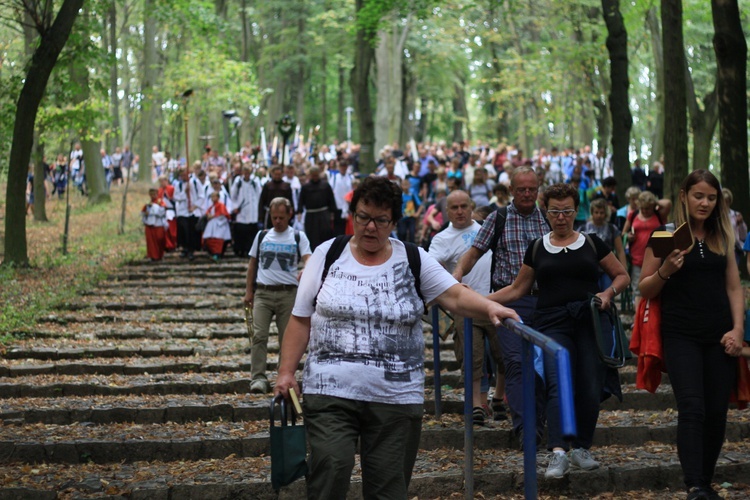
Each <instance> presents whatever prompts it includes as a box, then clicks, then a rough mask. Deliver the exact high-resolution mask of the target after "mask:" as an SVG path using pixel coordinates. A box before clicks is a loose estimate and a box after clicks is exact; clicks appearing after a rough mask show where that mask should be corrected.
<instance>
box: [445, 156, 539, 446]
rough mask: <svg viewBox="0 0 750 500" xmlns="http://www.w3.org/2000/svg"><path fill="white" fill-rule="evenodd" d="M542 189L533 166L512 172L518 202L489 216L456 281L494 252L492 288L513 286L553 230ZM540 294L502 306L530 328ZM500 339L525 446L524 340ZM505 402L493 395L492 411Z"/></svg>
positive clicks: (506, 335) (502, 335)
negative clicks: (529, 252) (535, 246)
mask: <svg viewBox="0 0 750 500" xmlns="http://www.w3.org/2000/svg"><path fill="white" fill-rule="evenodd" d="M538 190H539V179H538V177H537V175H536V173H535V172H534V170H533V169H532V168H531V167H526V166H524V167H519V168H516V169H515V170H514V171H513V174H512V176H511V180H510V192H511V194H512V195H513V201H512V202H511V203H510V204H509V205H508V206H507V207H505V208H504V209H503V208H501V209H500V210H497V211H495V212H492V213H491V214H490V215H489V216H487V219H486V220H485V221H484V224H483V225H482V228H481V229H480V230H479V234H477V237H476V238H475V239H474V244H473V245H472V247H471V248H470V249H469V250H468V251H467V252H466V253H465V254H464V255H463V257H461V259H460V260H459V261H458V264H457V265H456V268H455V269H454V271H453V277H454V278H456V279H457V280H459V281H460V280H461V279H462V278H463V277H464V275H466V274H468V273H469V272H470V271H471V270H472V269H473V268H474V265H475V264H476V263H477V262H478V261H479V259H480V258H481V257H482V255H484V254H485V253H486V252H487V251H488V250H492V252H493V261H492V271H491V274H492V290H493V291H494V290H500V289H501V288H503V287H505V286H507V285H510V284H511V283H513V281H514V280H515V279H516V276H517V275H518V272H519V271H520V270H521V265H522V264H523V257H524V254H525V253H526V249H527V248H528V246H529V244H530V243H531V242H533V241H534V240H535V239H537V238H541V237H542V236H544V235H545V234H546V233H548V232H549V231H550V227H549V224H548V222H547V220H546V219H545V217H544V214H542V212H541V211H540V210H539V208H537V206H536V200H537V194H538ZM498 218H500V219H499V220H498ZM536 294H537V289H536V286H535V287H534V288H533V289H532V291H531V293H530V294H529V295H526V296H524V297H522V298H521V299H519V300H517V301H515V302H512V303H509V304H503V305H505V306H506V307H510V308H511V309H514V310H515V311H516V312H517V313H518V314H519V316H521V318H522V319H523V321H524V322H525V323H527V324H530V323H531V319H532V314H533V312H534V309H535V308H536V300H537V297H536ZM498 335H499V339H500V347H501V349H502V355H503V364H504V365H505V394H506V397H507V399H508V406H509V407H510V411H511V416H512V419H513V430H514V431H515V432H516V434H517V435H518V437H519V440H520V441H521V442H523V440H522V439H521V433H522V432H523V386H522V377H521V374H522V372H521V352H522V339H521V338H520V337H518V336H517V335H515V334H514V333H512V332H510V331H509V330H507V329H505V328H503V327H498ZM536 389H537V391H536V392H537V409H536V410H537V415H536V417H537V419H536V420H537V436H539V435H540V433H541V430H542V429H543V426H544V407H543V406H544V404H543V401H544V394H543V385H542V382H541V380H539V381H537V387H536ZM501 404H502V401H499V400H496V399H495V398H494V397H493V401H492V406H493V407H494V408H493V409H495V408H498V409H499V408H501ZM537 442H539V437H537Z"/></svg>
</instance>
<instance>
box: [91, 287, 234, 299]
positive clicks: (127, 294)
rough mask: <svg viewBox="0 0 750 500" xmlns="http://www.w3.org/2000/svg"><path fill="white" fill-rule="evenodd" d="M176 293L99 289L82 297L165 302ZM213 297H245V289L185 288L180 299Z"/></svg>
mask: <svg viewBox="0 0 750 500" xmlns="http://www.w3.org/2000/svg"><path fill="white" fill-rule="evenodd" d="M174 295H175V292H174V290H171V289H169V288H164V287H155V288H148V287H140V288H134V287H128V288H121V289H117V288H114V287H113V288H97V289H95V290H88V291H84V292H81V297H83V298H84V299H88V298H92V297H93V298H97V297H120V298H133V297H135V298H139V299H140V298H143V297H152V296H156V297H160V298H163V299H164V300H171V298H172V297H174ZM211 295H229V296H233V297H243V296H244V295H245V290H244V287H243V288H242V289H236V288H231V289H229V288H223V287H216V286H209V287H207V288H183V289H180V293H179V296H180V297H194V296H201V297H208V296H211Z"/></svg>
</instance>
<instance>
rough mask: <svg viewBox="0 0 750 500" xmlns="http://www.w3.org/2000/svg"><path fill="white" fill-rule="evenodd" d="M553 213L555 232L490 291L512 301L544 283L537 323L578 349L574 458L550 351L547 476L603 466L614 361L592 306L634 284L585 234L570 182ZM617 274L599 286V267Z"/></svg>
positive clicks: (556, 194)
mask: <svg viewBox="0 0 750 500" xmlns="http://www.w3.org/2000/svg"><path fill="white" fill-rule="evenodd" d="M544 202H545V205H546V207H547V218H548V219H549V222H550V225H551V226H552V232H550V233H548V234H546V235H544V237H543V238H541V239H539V240H535V241H533V242H532V243H531V244H530V245H529V247H528V249H527V250H526V255H525V257H524V260H523V265H522V266H521V270H520V272H519V273H518V276H517V277H516V280H515V281H514V282H513V284H512V285H509V286H507V287H505V288H503V289H502V290H499V291H497V292H495V293H493V294H492V295H490V296H489V298H490V299H492V300H496V301H498V302H500V303H507V302H509V301H514V300H517V299H519V298H521V297H522V296H523V295H527V294H529V293H530V292H531V289H532V286H533V284H534V282H535V281H536V282H537V283H538V285H539V301H538V302H537V310H536V313H535V315H534V328H536V329H537V330H539V331H540V332H542V333H544V334H545V335H547V336H548V337H550V338H552V339H553V340H555V341H557V342H559V343H560V344H561V345H562V346H563V347H565V348H566V349H568V351H569V353H570V360H571V365H572V366H571V368H572V370H573V377H574V380H573V392H574V394H575V412H576V424H577V428H578V436H577V438H576V439H575V440H574V441H573V451H572V452H571V453H570V459H569V458H568V456H567V455H566V451H567V449H568V443H566V442H565V441H563V439H562V432H561V429H560V408H559V401H558V390H557V372H556V368H555V362H554V359H553V358H552V357H551V356H548V355H546V354H545V359H544V366H545V376H546V381H547V387H546V391H547V422H548V431H549V442H548V448H549V449H550V450H552V452H553V453H552V455H551V457H550V463H549V466H548V468H547V472H546V473H545V477H547V478H561V477H563V476H564V475H565V474H567V473H568V471H569V469H570V464H571V463H572V464H573V465H574V466H577V467H580V468H582V469H585V470H592V469H596V468H598V467H599V463H598V462H596V460H594V459H593V458H592V456H591V453H589V448H590V447H591V443H592V441H593V437H594V430H595V428H596V421H597V419H598V418H599V402H600V397H601V394H602V390H603V388H604V380H605V376H606V366H605V365H604V363H603V362H602V361H601V359H600V358H599V354H598V348H597V344H596V338H595V337H594V330H593V323H592V320H591V313H590V309H589V304H590V300H591V298H590V297H591V296H596V300H597V301H598V305H599V307H600V309H606V308H608V307H609V304H610V302H611V301H612V299H613V298H614V297H615V295H617V294H618V293H619V292H621V291H622V290H623V289H624V288H625V287H626V286H628V284H629V283H630V278H629V277H628V273H627V271H626V270H625V268H624V267H623V266H622V264H621V263H620V261H618V260H617V257H615V255H614V254H613V253H612V252H611V251H610V249H609V248H608V247H607V246H606V245H605V244H604V242H602V240H600V239H599V238H598V237H597V236H596V235H590V236H584V235H583V234H582V233H579V232H578V231H574V230H573V223H574V221H575V216H576V212H577V210H578V203H579V196H578V191H577V190H576V189H575V188H574V187H572V186H570V185H566V184H555V185H553V186H550V187H549V188H547V190H546V191H545V192H544ZM600 266H601V268H602V269H603V270H604V272H606V273H607V275H609V277H610V278H612V280H613V281H612V286H611V287H610V288H607V289H606V290H604V291H600V290H599V286H598V280H599V267H600Z"/></svg>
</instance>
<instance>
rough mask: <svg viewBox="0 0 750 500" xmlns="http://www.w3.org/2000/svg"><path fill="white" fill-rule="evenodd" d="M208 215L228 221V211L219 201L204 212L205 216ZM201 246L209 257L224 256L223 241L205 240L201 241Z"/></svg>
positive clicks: (218, 239)
mask: <svg viewBox="0 0 750 500" xmlns="http://www.w3.org/2000/svg"><path fill="white" fill-rule="evenodd" d="M209 214H210V215H213V216H214V217H219V216H221V215H223V216H224V217H226V218H227V220H230V215H229V211H228V210H227V207H226V205H224V204H223V203H222V202H220V201H217V202H216V203H214V204H213V205H211V206H210V207H209V208H208V210H206V215H209ZM203 246H204V247H205V248H206V251H207V252H208V254H209V255H224V240H223V239H221V238H205V239H204V240H203Z"/></svg>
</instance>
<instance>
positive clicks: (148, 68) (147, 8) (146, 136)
mask: <svg viewBox="0 0 750 500" xmlns="http://www.w3.org/2000/svg"><path fill="white" fill-rule="evenodd" d="M155 8H156V2H155V0H143V11H144V12H153V10H154V9H155ZM144 17H145V19H144V21H143V80H141V96H142V99H141V117H142V119H141V141H140V148H139V151H140V155H141V163H140V166H139V169H138V180H139V181H140V182H146V183H150V182H151V148H152V147H153V146H154V145H155V144H157V137H156V124H155V122H156V116H157V112H156V111H157V109H156V108H157V106H158V103H157V102H156V101H155V98H154V84H155V83H156V73H157V72H156V65H157V60H156V22H157V21H156V17H155V16H150V15H146V16H144ZM196 139H197V137H196ZM84 154H85V153H84ZM191 155H192V151H191ZM97 156H99V155H97ZM191 159H195V158H191Z"/></svg>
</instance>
